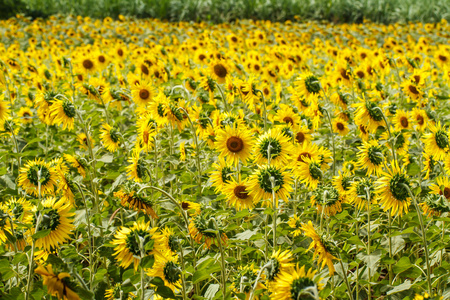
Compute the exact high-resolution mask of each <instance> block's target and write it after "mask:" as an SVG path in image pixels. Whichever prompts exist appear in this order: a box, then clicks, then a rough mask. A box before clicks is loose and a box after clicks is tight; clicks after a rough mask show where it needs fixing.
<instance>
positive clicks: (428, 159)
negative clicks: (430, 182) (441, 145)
mask: <svg viewBox="0 0 450 300" xmlns="http://www.w3.org/2000/svg"><path fill="white" fill-rule="evenodd" d="M422 157H423V158H425V161H424V162H423V170H422V172H426V173H425V176H424V177H423V179H428V178H430V173H432V172H433V170H434V167H435V166H436V165H437V161H436V160H435V159H434V157H433V155H430V154H428V153H426V152H422ZM444 169H445V170H446V171H447V172H449V170H450V156H449V155H447V156H446V157H445V164H444Z"/></svg>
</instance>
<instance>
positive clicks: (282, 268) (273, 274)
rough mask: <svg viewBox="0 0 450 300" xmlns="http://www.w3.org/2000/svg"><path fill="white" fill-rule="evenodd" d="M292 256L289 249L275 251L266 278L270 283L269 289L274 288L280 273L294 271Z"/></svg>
mask: <svg viewBox="0 0 450 300" xmlns="http://www.w3.org/2000/svg"><path fill="white" fill-rule="evenodd" d="M293 259H294V258H293V257H292V252H291V251H289V250H285V251H281V249H278V251H276V252H275V251H274V252H273V254H272V256H271V257H270V259H269V262H268V263H269V266H268V267H267V268H266V278H267V281H268V283H269V289H270V290H272V287H273V286H274V285H276V283H277V281H278V279H279V278H280V275H281V274H282V273H283V272H292V271H293V269H294V263H293V262H292V261H293Z"/></svg>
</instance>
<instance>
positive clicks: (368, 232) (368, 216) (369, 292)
mask: <svg viewBox="0 0 450 300" xmlns="http://www.w3.org/2000/svg"><path fill="white" fill-rule="evenodd" d="M364 189H365V190H366V195H367V256H368V257H369V256H370V201H371V200H370V191H369V188H368V187H367V186H366V187H365V188H364ZM367 274H368V278H369V279H368V283H367V285H368V298H369V300H370V299H372V287H371V284H370V280H371V277H372V276H371V272H370V266H367Z"/></svg>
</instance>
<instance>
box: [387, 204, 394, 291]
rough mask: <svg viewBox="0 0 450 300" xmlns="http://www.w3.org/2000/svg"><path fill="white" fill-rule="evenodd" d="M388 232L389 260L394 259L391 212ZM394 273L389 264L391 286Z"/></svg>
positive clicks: (389, 212)
mask: <svg viewBox="0 0 450 300" xmlns="http://www.w3.org/2000/svg"><path fill="white" fill-rule="evenodd" d="M388 227H389V228H388V231H389V258H392V237H391V227H392V215H391V211H388ZM393 277H394V273H393V272H392V265H391V264H389V284H390V285H392V280H393Z"/></svg>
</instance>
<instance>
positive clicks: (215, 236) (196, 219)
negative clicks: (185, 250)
mask: <svg viewBox="0 0 450 300" xmlns="http://www.w3.org/2000/svg"><path fill="white" fill-rule="evenodd" d="M218 226H219V228H216V226H215V223H214V221H213V220H212V219H210V218H207V216H205V215H203V214H197V215H195V216H193V218H192V219H191V223H190V224H189V234H190V235H191V237H192V238H193V239H194V240H195V241H196V242H197V243H199V244H202V243H204V247H205V248H208V249H210V248H211V245H215V246H217V247H219V243H221V244H222V246H224V245H226V244H227V241H228V237H227V235H226V233H225V231H224V229H223V228H222V227H220V224H218Z"/></svg>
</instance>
